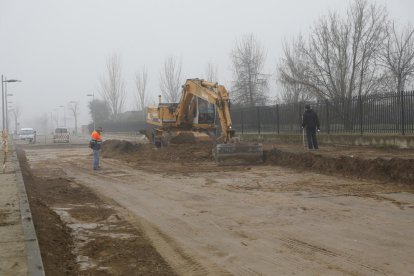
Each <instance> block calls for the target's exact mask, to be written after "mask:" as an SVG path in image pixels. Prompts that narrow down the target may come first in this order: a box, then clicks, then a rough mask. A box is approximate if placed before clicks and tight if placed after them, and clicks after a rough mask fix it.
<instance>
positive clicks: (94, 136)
mask: <svg viewBox="0 0 414 276" xmlns="http://www.w3.org/2000/svg"><path fill="white" fill-rule="evenodd" d="M91 138H92V140H95V141H102V137H101V135H100V134H99V132H97V131H96V130H95V131H94V132H92V134H91Z"/></svg>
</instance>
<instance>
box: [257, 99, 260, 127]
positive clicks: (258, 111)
mask: <svg viewBox="0 0 414 276" xmlns="http://www.w3.org/2000/svg"><path fill="white" fill-rule="evenodd" d="M257 130H258V132H259V134H260V107H259V106H258V107H257Z"/></svg>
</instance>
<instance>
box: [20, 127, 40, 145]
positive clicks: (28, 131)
mask: <svg viewBox="0 0 414 276" xmlns="http://www.w3.org/2000/svg"><path fill="white" fill-rule="evenodd" d="M19 140H24V141H29V143H35V142H36V130H34V129H33V128H29V127H26V128H22V129H20V132H19Z"/></svg>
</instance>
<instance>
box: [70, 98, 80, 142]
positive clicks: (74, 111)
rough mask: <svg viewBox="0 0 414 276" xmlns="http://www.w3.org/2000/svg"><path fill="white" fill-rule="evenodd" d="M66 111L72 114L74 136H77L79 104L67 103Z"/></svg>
mask: <svg viewBox="0 0 414 276" xmlns="http://www.w3.org/2000/svg"><path fill="white" fill-rule="evenodd" d="M68 109H69V111H70V112H71V113H72V115H73V118H74V119H75V134H78V116H79V102H75V101H71V102H69V105H68Z"/></svg>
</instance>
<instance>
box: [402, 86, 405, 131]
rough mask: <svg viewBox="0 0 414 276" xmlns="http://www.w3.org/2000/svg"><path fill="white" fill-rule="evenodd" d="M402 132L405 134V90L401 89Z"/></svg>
mask: <svg viewBox="0 0 414 276" xmlns="http://www.w3.org/2000/svg"><path fill="white" fill-rule="evenodd" d="M401 134H402V135H405V114H404V91H403V90H401Z"/></svg>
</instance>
